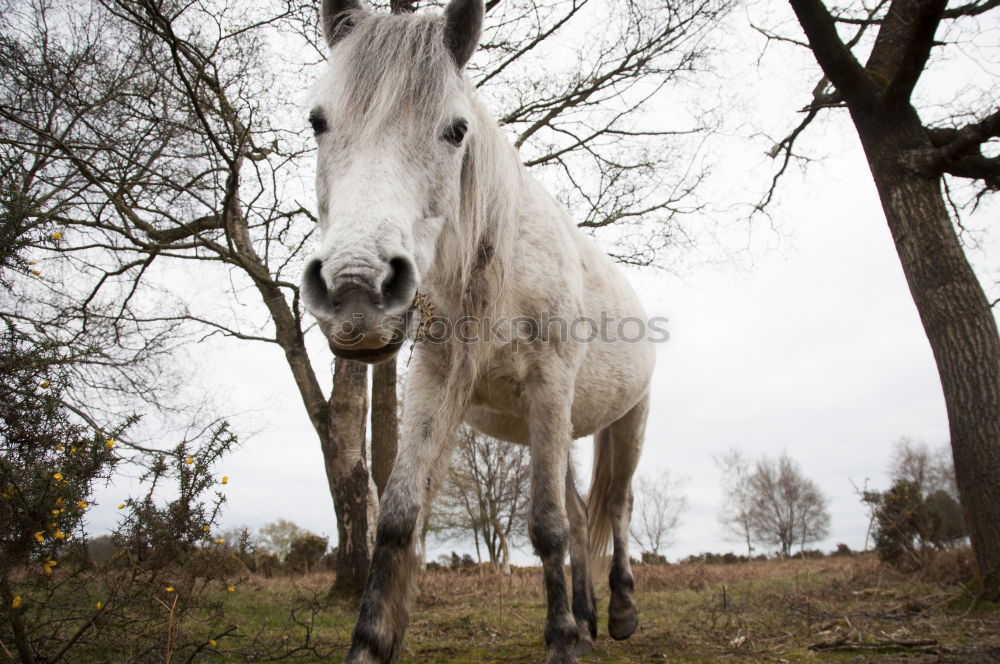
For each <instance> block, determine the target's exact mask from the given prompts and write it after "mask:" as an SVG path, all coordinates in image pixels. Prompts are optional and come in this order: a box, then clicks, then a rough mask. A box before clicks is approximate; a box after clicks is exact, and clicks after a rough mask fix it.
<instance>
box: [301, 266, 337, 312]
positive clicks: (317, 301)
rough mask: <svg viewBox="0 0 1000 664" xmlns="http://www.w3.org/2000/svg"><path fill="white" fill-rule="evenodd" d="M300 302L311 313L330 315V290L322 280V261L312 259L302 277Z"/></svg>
mask: <svg viewBox="0 0 1000 664" xmlns="http://www.w3.org/2000/svg"><path fill="white" fill-rule="evenodd" d="M302 301H303V302H304V303H305V305H306V307H308V308H310V309H312V310H313V311H322V312H327V313H330V290H329V288H327V285H326V280H324V279H323V261H321V260H320V259H318V258H317V259H313V260H311V261H309V262H308V263H307V264H306V269H305V272H304V273H303V275H302Z"/></svg>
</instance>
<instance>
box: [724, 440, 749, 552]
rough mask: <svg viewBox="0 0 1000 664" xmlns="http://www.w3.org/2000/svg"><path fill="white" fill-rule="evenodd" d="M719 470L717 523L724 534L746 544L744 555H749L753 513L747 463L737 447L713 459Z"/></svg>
mask: <svg viewBox="0 0 1000 664" xmlns="http://www.w3.org/2000/svg"><path fill="white" fill-rule="evenodd" d="M715 465H716V467H717V468H718V469H719V471H720V472H721V473H722V495H723V504H722V507H721V509H720V510H719V523H720V524H722V528H723V531H724V532H725V534H726V535H727V536H728V537H731V538H733V539H734V540H735V541H737V542H742V543H744V544H746V547H747V556H748V557H749V556H752V555H753V530H752V527H753V512H752V511H751V503H750V484H749V481H750V462H749V460H747V458H746V457H745V456H744V455H743V453H742V452H740V450H739V449H738V448H735V447H734V448H731V449H729V450H727V451H726V452H724V453H723V454H722V455H721V456H719V457H717V458H716V459H715Z"/></svg>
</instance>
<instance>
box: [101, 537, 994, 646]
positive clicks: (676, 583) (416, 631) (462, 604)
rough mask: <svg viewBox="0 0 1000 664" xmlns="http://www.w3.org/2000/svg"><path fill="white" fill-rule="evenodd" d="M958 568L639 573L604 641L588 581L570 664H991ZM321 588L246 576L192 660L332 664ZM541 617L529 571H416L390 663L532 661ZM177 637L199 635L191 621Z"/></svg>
mask: <svg viewBox="0 0 1000 664" xmlns="http://www.w3.org/2000/svg"><path fill="white" fill-rule="evenodd" d="M969 570H970V560H969V558H968V554H967V552H956V553H953V554H950V555H947V556H943V557H941V558H940V559H939V561H938V562H937V563H936V564H935V565H933V566H932V567H931V568H930V569H929V570H928V571H926V572H925V573H923V574H922V575H904V574H900V573H898V572H895V571H893V570H892V569H890V568H886V567H884V566H882V565H880V564H879V563H878V562H877V561H876V560H875V559H874V558H873V557H871V556H860V557H856V558H828V559H819V560H815V559H814V560H787V561H768V562H751V563H743V564H737V565H699V564H679V565H664V566H646V565H638V566H636V568H635V575H636V586H637V593H636V599H637V601H638V603H639V611H640V627H639V630H638V631H637V632H636V633H635V634H634V635H633V637H632V638H631V639H629V640H627V641H622V642H618V641H613V640H612V639H610V638H609V637H608V636H607V631H606V625H605V622H604V621H605V620H606V610H607V587H606V583H603V582H601V583H599V584H598V597H599V599H598V606H599V610H600V613H601V614H602V615H601V625H600V630H601V635H600V636H599V638H598V640H597V642H596V643H595V650H594V652H593V653H592V654H590V655H588V656H587V657H584V658H581V664H588V663H601V664H625V663H639V662H705V663H707V662H727V661H733V662H741V663H742V662H791V663H795V662H842V661H847V662H858V663H862V664H866V663H879V664H883V663H884V664H890V663H891V664H897V663H902V662H906V663H907V664H930V663H932V662H942V663H948V664H958V663H964V662H969V663H970V664H978V663H980V662H983V663H986V664H989V663H997V664H1000V611H998V610H997V609H998V608H1000V607H997V606H994V605H985V604H983V603H981V602H980V603H977V602H974V601H973V599H974V598H973V597H972V595H971V594H970V593H969V592H968V591H966V589H965V587H964V586H963V585H961V584H960V581H961V580H962V579H967V578H968V574H969ZM601 576H603V574H601ZM332 583H333V576H332V575H331V574H313V575H309V576H306V577H277V578H272V579H264V578H260V577H250V578H249V579H247V580H246V581H245V582H244V583H242V584H241V585H240V587H239V591H238V592H236V593H230V594H225V595H223V596H222V597H221V600H222V601H223V602H224V604H225V607H224V608H225V615H226V620H227V621H230V620H231V624H232V625H234V627H233V628H231V629H230V630H229V631H227V632H226V633H225V636H224V638H223V637H221V636H220V637H215V636H212V635H211V634H205V635H204V636H205V637H206V638H217V640H218V642H219V643H218V648H212V649H209V650H206V651H203V652H202V654H201V655H200V656H199V659H198V661H207V662H247V661H273V660H274V659H275V658H276V657H278V658H281V659H287V660H288V661H293V662H304V663H309V664H311V663H314V662H315V663H318V662H324V663H328V662H339V661H341V660H342V658H343V656H344V654H345V653H346V651H347V646H348V643H349V640H350V632H351V628H352V627H353V623H354V619H355V616H356V610H357V609H356V606H354V605H353V604H352V603H350V602H334V603H333V604H330V603H329V602H328V601H327V599H326V595H327V590H328V589H329V588H330V586H331V585H332ZM544 613H545V608H544V600H543V596H542V586H541V573H540V570H539V569H537V568H523V569H516V570H515V571H514V573H513V574H512V575H510V576H503V575H499V574H495V573H493V572H492V571H490V570H488V569H478V570H472V571H468V572H428V573H425V574H423V575H422V576H421V578H420V593H419V595H418V597H417V599H416V602H415V604H414V607H413V614H412V622H411V625H410V629H409V631H408V633H407V638H406V645H405V650H404V653H403V655H402V658H401V660H400V663H401V664H416V663H417V662H419V663H421V664H469V663H475V664H494V663H496V664H499V663H503V664H520V663H525V664H527V663H529V662H530V663H532V664H539V663H540V662H543V661H544V659H545V653H544V648H543V646H542V625H543V620H544ZM237 626H238V627H237ZM178 630H179V631H183V632H184V633H185V634H187V636H186V637H185V638H188V639H192V638H194V639H197V638H201V637H199V636H198V635H197V632H198V631H199V627H198V625H197V622H195V623H194V624H187V625H179V626H178ZM824 644H825V645H827V646H829V648H828V649H822V646H824ZM810 646H814V648H813V649H810ZM816 647H819V648H820V649H818V650H817V649H816ZM95 661H96V660H95Z"/></svg>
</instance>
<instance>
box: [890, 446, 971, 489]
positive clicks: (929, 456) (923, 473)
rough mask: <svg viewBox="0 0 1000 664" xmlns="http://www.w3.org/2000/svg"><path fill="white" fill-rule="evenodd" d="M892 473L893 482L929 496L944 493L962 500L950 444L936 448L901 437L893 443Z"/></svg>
mask: <svg viewBox="0 0 1000 664" xmlns="http://www.w3.org/2000/svg"><path fill="white" fill-rule="evenodd" d="M888 470H889V477H890V478H891V479H892V481H893V482H897V481H904V482H908V483H909V484H910V485H911V486H913V487H915V488H916V489H917V490H918V491H920V492H921V493H922V494H923V495H925V496H929V495H930V494H932V493H935V492H937V491H944V492H945V493H947V494H948V495H949V496H951V497H952V498H954V499H955V500H958V487H957V486H956V480H955V464H954V462H952V459H951V448H950V447H949V446H948V445H943V446H941V447H937V448H932V447H930V446H929V445H928V444H927V443H925V442H924V441H922V440H914V439H912V438H906V437H903V438H900V439H899V440H897V441H896V442H895V443H893V446H892V456H891V457H890V458H889V468H888Z"/></svg>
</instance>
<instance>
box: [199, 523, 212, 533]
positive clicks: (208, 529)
mask: <svg viewBox="0 0 1000 664" xmlns="http://www.w3.org/2000/svg"><path fill="white" fill-rule="evenodd" d="M201 529H202V530H203V531H205V532H206V533H207V532H208V531H210V530H211V529H212V527H211V526H210V525H208V524H207V523H206V524H205V525H204V526H202V527H201Z"/></svg>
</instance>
